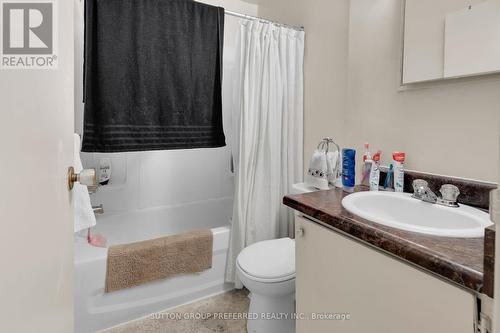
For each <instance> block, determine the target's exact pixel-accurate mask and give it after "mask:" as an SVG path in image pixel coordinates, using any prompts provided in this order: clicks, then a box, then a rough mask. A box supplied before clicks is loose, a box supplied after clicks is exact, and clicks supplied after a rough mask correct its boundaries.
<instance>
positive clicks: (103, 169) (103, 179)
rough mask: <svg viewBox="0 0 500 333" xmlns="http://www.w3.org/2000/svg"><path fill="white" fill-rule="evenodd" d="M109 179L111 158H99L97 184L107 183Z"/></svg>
mask: <svg viewBox="0 0 500 333" xmlns="http://www.w3.org/2000/svg"><path fill="white" fill-rule="evenodd" d="M110 179H111V159H110V158H108V157H104V158H101V160H100V161H99V184H100V185H108V183H109V180H110Z"/></svg>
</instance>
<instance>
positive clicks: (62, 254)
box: [0, 0, 74, 333]
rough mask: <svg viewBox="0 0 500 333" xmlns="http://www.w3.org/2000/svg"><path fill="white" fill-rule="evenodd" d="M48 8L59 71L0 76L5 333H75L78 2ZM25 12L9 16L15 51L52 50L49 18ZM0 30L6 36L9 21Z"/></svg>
mask: <svg viewBox="0 0 500 333" xmlns="http://www.w3.org/2000/svg"><path fill="white" fill-rule="evenodd" d="M40 1H42V2H43V0H38V2H40ZM10 2H11V3H12V2H15V3H16V4H15V6H18V5H19V4H22V3H25V5H28V6H29V5H30V3H31V4H32V3H34V2H35V1H30V0H25V1H23V0H10ZM4 3H5V2H4V0H0V5H3V4H4ZM2 8H4V9H5V8H6V7H2ZM50 8H51V10H53V11H52V12H51V13H52V14H50V15H51V20H52V21H53V22H54V24H55V25H54V26H57V28H58V29H57V30H58V31H54V34H53V36H52V37H53V43H54V45H55V46H56V48H57V62H58V68H57V69H5V68H2V69H0V154H1V156H0V176H1V180H0V235H1V236H0V264H1V268H0V332H8V333H16V332H23V333H35V332H36V333H39V332H40V333H45V332H47V333H59V332H61V333H69V332H72V331H73V276H72V274H73V273H72V271H73V221H72V208H71V193H70V192H69V191H68V189H67V185H66V184H67V183H66V172H67V168H68V167H69V166H71V165H72V164H73V161H72V160H73V158H72V156H73V141H72V140H73V137H72V133H73V126H74V125H73V105H74V101H73V85H74V82H73V78H74V74H73V1H68V0H54V7H53V8H52V7H50ZM23 10H26V8H23V7H22V6H21V8H20V9H19V8H18V10H17V12H16V11H15V10H14V11H13V12H10V13H12V17H10V20H12V22H10V28H11V32H10V33H11V35H10V38H11V39H12V40H11V44H12V45H14V46H18V47H19V45H21V46H22V45H24V47H26V43H27V40H28V43H31V44H29V47H33V45H35V47H47V43H46V42H45V39H46V38H47V35H46V34H44V33H40V32H39V31H37V30H36V27H37V26H38V25H40V24H41V22H47V21H45V19H46V16H45V14H46V13H45V12H43V13H42V14H43V15H42V14H41V12H40V11H37V10H36V8H35V9H34V10H33V11H29V15H24V16H22V15H20V13H22V11H23ZM28 10H29V9H28ZM47 15H48V14H47ZM23 17H24V21H22V19H23ZM4 18H5V15H4V16H0V21H2V19H4ZM15 19H20V20H21V21H14V20H15ZM26 20H28V21H29V22H28V23H29V29H31V28H33V29H34V30H33V31H34V32H33V34H34V35H33V34H32V31H31V30H29V37H25V39H24V43H25V44H22V43H23V39H22V38H20V37H19V36H17V37H16V36H14V34H15V33H16V32H15V31H14V30H15V29H17V28H19V27H23V24H28V23H27V22H26ZM42 20H43V21H42ZM0 24H1V27H3V28H5V26H6V22H5V20H4V21H2V22H0ZM26 31H28V30H24V33H26ZM49 32H50V31H49ZM18 33H20V34H22V33H23V31H22V30H20V32H19V31H18ZM37 34H38V36H37ZM0 36H3V37H4V39H5V36H6V35H5V34H3V35H2V34H0ZM12 36H14V37H12ZM21 36H22V35H21ZM3 42H4V43H3V46H4V48H3V49H2V61H4V60H3V56H4V55H5V54H4V52H5V40H3ZM16 43H17V45H16ZM54 59H55V58H54ZM54 59H53V60H54ZM28 60H29V59H28Z"/></svg>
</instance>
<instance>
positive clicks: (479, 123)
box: [343, 0, 500, 182]
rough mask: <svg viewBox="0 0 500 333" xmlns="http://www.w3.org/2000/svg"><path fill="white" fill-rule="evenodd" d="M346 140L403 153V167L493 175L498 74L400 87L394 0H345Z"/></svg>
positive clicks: (499, 109) (399, 17) (397, 12)
mask: <svg viewBox="0 0 500 333" xmlns="http://www.w3.org/2000/svg"><path fill="white" fill-rule="evenodd" d="M349 21H350V23H349V51H348V52H349V53H348V57H349V68H348V70H349V74H348V97H347V98H348V112H347V113H346V114H345V117H344V124H345V129H346V130H345V131H344V133H343V138H344V140H343V141H344V143H348V144H349V145H351V146H353V147H355V148H358V149H361V148H362V146H363V143H364V142H365V141H367V142H370V143H371V144H372V145H373V147H374V148H379V149H382V150H383V151H384V152H385V156H384V161H385V162H387V161H388V158H389V157H390V156H389V155H390V153H391V152H392V151H394V150H402V151H405V152H407V153H408V162H407V167H408V168H410V169H414V170H420V171H428V172H433V173H438V174H446V175H452V176H461V177H467V178H474V179H480V180H486V181H495V182H496V181H497V174H498V160H499V157H498V152H499V146H498V136H499V129H498V122H499V115H500V80H499V78H498V77H496V79H492V78H480V79H474V80H466V81H464V80H462V81H457V82H455V83H443V84H439V85H426V86H425V88H423V89H413V90H408V91H404V92H400V91H398V87H399V78H400V60H401V57H400V53H401V38H400V36H401V34H400V33H401V27H402V24H403V22H402V6H401V1H400V0H351V7H350V20H349Z"/></svg>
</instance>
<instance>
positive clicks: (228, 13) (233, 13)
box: [225, 10, 304, 31]
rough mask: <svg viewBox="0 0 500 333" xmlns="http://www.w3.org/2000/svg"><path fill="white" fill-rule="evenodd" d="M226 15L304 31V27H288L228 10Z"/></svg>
mask: <svg viewBox="0 0 500 333" xmlns="http://www.w3.org/2000/svg"><path fill="white" fill-rule="evenodd" d="M225 13H226V14H227V15H231V16H235V17H239V18H243V19H247V20H257V21H260V22H266V23H272V24H276V25H277V26H280V27H285V28H289V29H294V30H298V31H304V27H296V26H293V25H288V24H283V23H278V22H273V21H270V20H266V19H263V18H261V17H256V16H251V15H246V14H240V13H236V12H233V11H230V10H226V11H225Z"/></svg>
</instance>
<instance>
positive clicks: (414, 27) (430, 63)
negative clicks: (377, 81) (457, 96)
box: [402, 0, 500, 84]
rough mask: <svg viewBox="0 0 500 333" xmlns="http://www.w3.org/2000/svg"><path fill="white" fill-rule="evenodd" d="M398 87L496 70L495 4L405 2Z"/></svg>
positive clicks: (499, 42)
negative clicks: (401, 68) (400, 74)
mask: <svg viewBox="0 0 500 333" xmlns="http://www.w3.org/2000/svg"><path fill="white" fill-rule="evenodd" d="M404 12H405V15H404V16H405V17H404V40H403V73H402V83H403V84H410V83H417V82H424V81H433V80H442V79H449V78H458V77H466V76H474V75H484V74H491V73H497V72H500V0H438V1H436V0H406V1H405V11H404Z"/></svg>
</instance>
